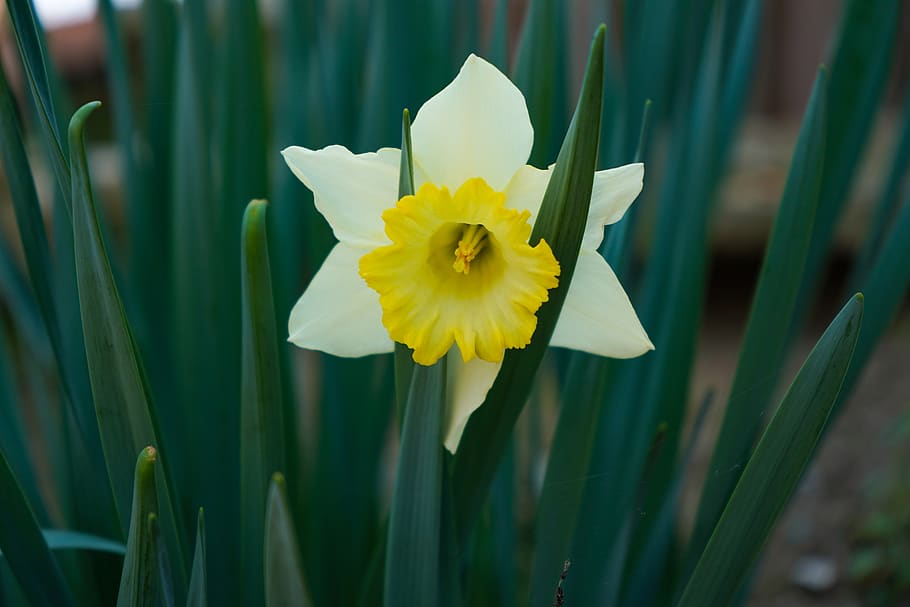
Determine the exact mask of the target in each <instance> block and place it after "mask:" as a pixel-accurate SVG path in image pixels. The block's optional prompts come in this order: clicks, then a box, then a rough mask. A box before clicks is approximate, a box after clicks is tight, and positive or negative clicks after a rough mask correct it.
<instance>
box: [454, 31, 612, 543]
mask: <svg viewBox="0 0 910 607" xmlns="http://www.w3.org/2000/svg"><path fill="white" fill-rule="evenodd" d="M604 33H605V28H604V27H603V26H601V27H600V28H598V30H597V33H596V34H595V36H594V41H593V43H592V45H591V51H590V54H589V56H588V66H587V69H586V71H585V78H584V82H583V83H582V88H581V94H580V95H579V99H578V106H577V108H576V110H575V115H574V117H573V118H572V124H571V125H570V126H569V130H568V132H567V133H566V137H565V140H564V141H563V145H562V149H561V150H560V152H559V156H558V158H557V159H556V166H555V168H554V169H553V175H552V177H551V178H550V182H549V184H548V185H547V190H546V193H545V194H544V198H543V203H542V205H541V208H540V214H539V215H538V217H537V220H536V222H535V224H534V230H533V231H532V233H531V239H530V242H532V243H537V242H538V241H539V240H540V239H546V241H547V243H549V245H550V247H551V249H552V250H553V254H554V256H555V257H556V259H557V260H559V265H560V276H559V286H558V287H556V288H555V289H553V290H551V291H550V292H549V301H547V302H546V303H544V304H543V306H541V308H540V310H539V311H538V313H537V329H536V330H535V331H534V336H533V338H532V339H531V343H530V344H529V345H528V347H526V348H525V349H523V350H508V351H506V353H505V357H504V358H503V365H502V368H501V370H500V372H499V375H498V376H497V378H496V381H495V383H494V384H493V386H492V388H490V391H489V393H488V394H487V397H486V399H485V400H484V405H483V406H481V407H480V408H479V409H478V410H477V411H476V412H475V413H474V414H473V415H472V416H471V418H470V420H469V421H468V425H467V427H466V428H465V432H464V435H463V437H462V439H461V443H460V447H459V450H458V453H457V454H456V458H455V466H454V471H453V474H454V479H453V482H454V494H455V499H456V515H457V519H458V524H457V525H456V529H457V531H458V533H459V535H460V537H461V538H464V537H465V536H466V534H467V533H469V532H470V531H471V529H472V528H473V524H474V521H475V520H476V518H477V516H478V514H479V513H480V510H481V508H482V506H483V503H484V501H486V496H487V492H488V491H489V487H490V484H491V483H492V481H493V477H494V475H495V473H496V469H497V467H498V465H499V460H500V459H501V458H502V454H503V452H504V451H505V449H506V446H507V444H508V441H509V437H510V436H511V434H512V428H513V426H514V425H515V421H516V420H517V419H518V415H519V414H520V413H521V410H522V407H523V406H524V403H525V400H526V399H527V396H528V394H529V393H530V390H531V384H532V382H531V379H532V378H533V377H534V374H535V372H536V371H537V367H538V366H539V365H540V361H541V360H542V359H543V355H544V351H545V350H546V347H547V344H548V343H549V342H550V337H551V336H552V334H553V329H554V328H555V327H556V320H557V319H558V317H559V312H560V310H561V309H562V304H563V301H565V297H566V293H567V292H568V287H569V284H570V282H571V281H572V274H573V272H574V271H575V263H576V262H577V260H578V250H579V246H580V245H581V237H582V233H583V231H584V226H585V223H586V221H587V216H588V207H589V206H590V203H591V189H592V186H593V183H594V169H595V164H596V161H597V148H598V141H597V135H596V134H597V133H599V132H600V116H601V101H602V97H603V73H604V66H603V54H604V53H603V50H604Z"/></svg>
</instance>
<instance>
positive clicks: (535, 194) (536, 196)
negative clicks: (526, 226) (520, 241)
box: [505, 164, 553, 225]
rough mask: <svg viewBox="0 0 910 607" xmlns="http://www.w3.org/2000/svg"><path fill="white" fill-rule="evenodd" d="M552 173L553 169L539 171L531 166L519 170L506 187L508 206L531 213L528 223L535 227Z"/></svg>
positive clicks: (527, 165)
mask: <svg viewBox="0 0 910 607" xmlns="http://www.w3.org/2000/svg"><path fill="white" fill-rule="evenodd" d="M552 173H553V169H552V167H551V168H549V169H538V168H535V167H532V166H531V165H529V164H526V165H524V166H523V167H521V168H520V169H518V171H516V172H515V174H514V175H512V179H511V180H510V181H509V184H508V185H507V186H506V190H505V191H506V206H507V207H509V208H512V209H518V210H519V211H530V212H531V218H530V219H529V220H528V222H529V223H530V224H531V225H534V221H536V220H537V213H539V212H540V203H541V202H543V195H544V193H545V192H546V191H547V184H548V183H550V175H551V174H552Z"/></svg>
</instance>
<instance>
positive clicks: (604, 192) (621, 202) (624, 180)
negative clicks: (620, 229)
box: [581, 162, 645, 251]
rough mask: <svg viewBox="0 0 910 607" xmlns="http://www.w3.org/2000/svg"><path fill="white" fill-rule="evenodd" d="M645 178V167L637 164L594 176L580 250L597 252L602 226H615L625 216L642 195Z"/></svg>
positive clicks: (598, 172)
mask: <svg viewBox="0 0 910 607" xmlns="http://www.w3.org/2000/svg"><path fill="white" fill-rule="evenodd" d="M644 175H645V165H643V164H642V163H640V162H638V163H635V164H627V165H625V166H621V167H616V168H615V169H607V170H606V171H597V172H596V173H594V188H593V190H592V191H591V208H590V210H589V211H588V223H587V225H586V226H585V236H584V240H583V241H582V245H581V246H582V249H583V250H586V251H595V250H597V248H598V247H599V246H600V242H601V241H602V240H603V236H604V226H606V225H610V224H611V223H616V222H617V221H619V220H620V219H622V216H623V215H625V214H626V209H628V208H629V206H631V204H632V203H633V202H635V199H636V198H637V197H638V194H639V193H640V192H641V184H642V179H644Z"/></svg>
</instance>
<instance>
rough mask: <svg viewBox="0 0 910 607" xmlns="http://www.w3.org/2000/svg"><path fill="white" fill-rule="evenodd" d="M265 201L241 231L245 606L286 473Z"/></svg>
mask: <svg viewBox="0 0 910 607" xmlns="http://www.w3.org/2000/svg"><path fill="white" fill-rule="evenodd" d="M266 209H267V203H266V201H264V200H254V201H252V202H250V204H249V205H247V208H246V213H244V216H243V227H242V228H241V231H242V235H241V240H242V242H241V281H242V307H243V313H242V322H243V368H242V371H241V373H242V376H241V398H240V400H241V403H240V407H241V424H240V430H241V431H240V468H241V472H240V497H241V501H242V503H241V511H242V515H241V516H242V519H241V520H242V523H241V526H242V531H241V540H240V541H241V546H242V550H243V556H242V564H243V570H244V571H246V572H248V573H247V574H246V575H245V576H244V579H243V582H244V597H245V598H244V602H245V603H246V604H250V605H251V604H255V603H256V602H258V601H259V600H261V597H262V593H263V586H262V578H261V577H260V575H261V573H262V537H263V535H262V534H263V524H264V520H265V507H266V499H267V497H268V488H269V487H268V484H269V478H270V477H271V474H272V473H273V472H274V471H275V470H282V469H284V468H285V453H284V423H283V419H282V405H281V376H280V362H279V359H278V335H277V330H276V326H275V305H274V302H273V301H272V280H271V272H270V270H269V251H268V242H267V238H266Z"/></svg>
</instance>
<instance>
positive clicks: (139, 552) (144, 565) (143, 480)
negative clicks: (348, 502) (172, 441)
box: [117, 447, 160, 607]
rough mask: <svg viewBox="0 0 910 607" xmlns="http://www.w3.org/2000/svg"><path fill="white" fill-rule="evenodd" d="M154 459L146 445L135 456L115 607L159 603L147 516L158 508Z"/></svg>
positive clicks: (154, 545)
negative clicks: (130, 503)
mask: <svg viewBox="0 0 910 607" xmlns="http://www.w3.org/2000/svg"><path fill="white" fill-rule="evenodd" d="M157 459H158V452H157V450H156V449H155V448H154V447H146V448H145V449H143V450H142V451H140V452H139V458H138V459H137V460H136V478H135V481H134V486H133V508H132V514H131V515H130V527H129V530H130V531H129V537H128V538H127V541H126V556H125V557H124V559H123V573H122V574H121V576H120V591H119V593H118V594H117V607H140V606H141V607H156V605H157V604H158V603H157V601H158V592H159V587H160V580H159V575H158V556H157V542H156V537H155V534H154V533H153V530H152V528H151V527H150V525H149V518H150V517H157V512H158V492H157V491H156V489H155V463H156V461H157Z"/></svg>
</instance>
